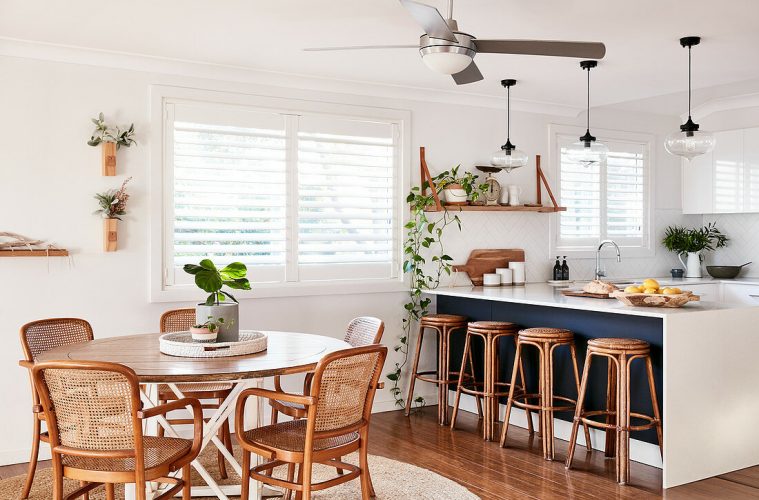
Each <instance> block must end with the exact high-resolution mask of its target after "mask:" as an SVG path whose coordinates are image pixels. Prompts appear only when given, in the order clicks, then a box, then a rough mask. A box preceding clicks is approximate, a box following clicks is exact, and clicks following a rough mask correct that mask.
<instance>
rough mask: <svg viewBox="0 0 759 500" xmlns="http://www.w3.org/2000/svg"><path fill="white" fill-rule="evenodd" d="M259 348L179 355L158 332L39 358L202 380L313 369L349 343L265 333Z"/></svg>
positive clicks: (148, 378)
mask: <svg viewBox="0 0 759 500" xmlns="http://www.w3.org/2000/svg"><path fill="white" fill-rule="evenodd" d="M265 333H266V334H267V335H268V336H269V341H268V348H267V350H265V351H263V352H259V353H256V354H250V355H246V356H230V357H227V358H208V359H205V358H182V357H177V356H169V355H167V354H163V353H161V352H160V351H159V349H158V338H159V337H160V336H161V335H162V334H161V333H147V334H142V335H128V336H123V337H110V338H101V339H96V340H93V341H91V342H85V343H83V344H73V345H67V346H62V347H56V348H55V349H50V350H49V351H45V352H44V353H42V354H40V355H39V357H38V361H51V360H61V359H68V360H78V361H85V360H88V361H108V362H111V363H121V364H123V365H126V366H128V367H129V368H131V369H132V370H134V371H135V372H136V373H137V377H138V378H139V379H140V382H146V383H147V382H164V383H166V382H204V381H220V380H239V379H246V378H262V377H271V376H274V375H287V374H290V373H301V372H307V371H310V370H313V369H314V367H315V366H316V363H317V362H318V361H319V360H320V359H321V358H322V357H324V356H325V355H327V354H330V353H332V352H334V351H338V350H340V349H346V348H348V347H350V345H348V343H347V342H344V341H343V340H340V339H335V338H332V337H325V336H322V335H311V334H307V333H295V332H268V331H267V332H265Z"/></svg>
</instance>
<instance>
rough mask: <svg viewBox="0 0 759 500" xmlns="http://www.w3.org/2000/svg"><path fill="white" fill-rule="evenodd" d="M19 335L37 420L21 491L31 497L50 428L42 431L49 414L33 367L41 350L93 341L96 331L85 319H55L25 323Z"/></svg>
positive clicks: (33, 409) (34, 415)
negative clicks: (41, 447) (41, 397)
mask: <svg viewBox="0 0 759 500" xmlns="http://www.w3.org/2000/svg"><path fill="white" fill-rule="evenodd" d="M19 337H20V338H21V348H22V350H23V351H24V359H23V360H22V361H20V362H19V364H20V365H21V366H23V367H25V368H28V369H29V382H30V383H31V387H32V418H33V419H34V423H33V430H32V453H31V456H30V457H29V468H28V469H27V474H26V482H25V483H24V489H23V490H22V491H21V498H27V497H28V496H29V492H30V491H31V489H32V483H33V482H34V474H35V472H36V470H37V458H38V456H39V450H40V441H45V442H48V433H47V431H45V432H42V422H44V421H45V413H44V412H43V411H42V406H40V400H39V396H38V395H37V391H36V390H35V388H34V382H33V380H32V377H31V367H32V365H33V364H34V361H36V359H37V356H39V355H40V354H41V353H43V352H45V351H47V350H50V349H53V348H55V347H60V346H64V345H70V344H80V343H82V342H89V341H90V340H92V339H93V334H92V326H90V324H89V323H88V322H87V321H85V320H83V319H78V318H51V319H41V320H37V321H32V322H30V323H27V324H25V325H24V326H22V327H21V330H20V331H19Z"/></svg>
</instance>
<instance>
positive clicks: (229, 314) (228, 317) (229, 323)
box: [195, 302, 240, 342]
mask: <svg viewBox="0 0 759 500" xmlns="http://www.w3.org/2000/svg"><path fill="white" fill-rule="evenodd" d="M209 316H211V318H212V319H213V321H218V320H219V318H222V319H224V322H223V323H222V324H221V325H220V326H219V331H218V335H217V338H216V341H217V342H237V341H238V340H240V321H239V320H240V312H239V309H238V306H237V303H235V302H229V303H226V304H219V305H215V304H214V305H212V306H207V305H205V304H198V305H197V306H195V321H196V324H198V325H202V324H203V323H205V322H206V321H208V317H209Z"/></svg>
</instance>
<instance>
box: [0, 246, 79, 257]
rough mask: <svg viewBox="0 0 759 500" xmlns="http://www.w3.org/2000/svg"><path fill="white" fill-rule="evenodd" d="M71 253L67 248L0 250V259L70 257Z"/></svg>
mask: <svg viewBox="0 0 759 500" xmlns="http://www.w3.org/2000/svg"><path fill="white" fill-rule="evenodd" d="M68 255H69V251H68V250H66V249H65V248H51V249H49V250H45V249H42V250H24V249H19V250H8V249H0V257H68Z"/></svg>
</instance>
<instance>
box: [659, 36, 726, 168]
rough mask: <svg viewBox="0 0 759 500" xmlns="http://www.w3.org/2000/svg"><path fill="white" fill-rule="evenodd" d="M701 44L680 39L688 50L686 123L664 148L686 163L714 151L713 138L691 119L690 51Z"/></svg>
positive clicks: (688, 38)
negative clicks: (686, 160) (685, 160)
mask: <svg viewBox="0 0 759 500" xmlns="http://www.w3.org/2000/svg"><path fill="white" fill-rule="evenodd" d="M700 42H701V37H697V36H686V37H684V38H681V39H680V45H682V46H683V48H687V49H688V121H686V122H685V123H683V124H682V125H680V131H679V132H673V133H672V134H670V135H669V136H667V140H666V141H665V142H664V148H665V149H666V150H667V152H668V153H670V154H673V155H675V156H682V157H684V158H687V159H688V161H690V160H691V159H693V158H694V157H696V156H698V155H702V154H704V153H709V152H711V151H712V150H713V149H714V144H715V142H716V141H715V138H714V134H712V133H710V132H704V131H700V130H699V129H698V123H693V119H692V118H691V116H690V114H691V110H690V107H691V49H692V48H693V46H694V45H698V44H699V43H700Z"/></svg>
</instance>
